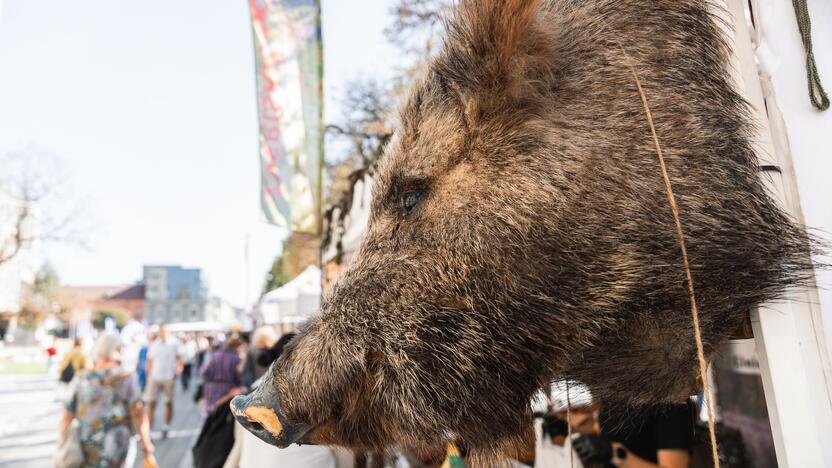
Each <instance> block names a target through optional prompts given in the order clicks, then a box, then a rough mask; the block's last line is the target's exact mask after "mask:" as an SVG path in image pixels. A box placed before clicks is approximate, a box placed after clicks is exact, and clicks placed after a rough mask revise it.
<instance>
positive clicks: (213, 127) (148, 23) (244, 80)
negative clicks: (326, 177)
mask: <svg viewBox="0 0 832 468" xmlns="http://www.w3.org/2000/svg"><path fill="white" fill-rule="evenodd" d="M0 1H2V10H0V153H2V152H6V151H13V150H19V149H21V148H23V147H25V146H27V145H31V144H34V145H37V146H40V147H43V148H45V149H47V150H49V151H50V152H52V153H54V154H56V155H58V156H59V157H61V158H63V159H64V160H65V161H66V162H67V166H68V168H69V174H68V175H67V177H68V178H69V180H70V181H71V185H72V187H73V188H74V192H75V194H76V197H77V198H81V199H84V200H86V202H85V204H86V208H87V211H88V212H89V214H88V215H87V216H86V219H87V221H90V222H92V224H93V229H92V232H91V233H90V234H91V242H90V243H91V249H90V250H82V249H78V248H76V247H73V246H66V245H57V244H53V245H47V248H46V252H45V254H46V256H47V258H48V259H49V260H50V261H51V262H52V263H53V265H54V266H55V268H56V269H57V271H58V274H59V275H60V277H61V279H62V281H63V282H65V283H69V284H77V285H84V284H114V283H115V284H117V283H130V282H133V281H135V280H137V279H139V277H140V275H141V266H142V264H145V263H154V264H183V265H186V266H192V267H202V268H203V269H204V271H205V273H206V275H207V277H208V279H209V281H210V287H211V291H212V293H214V294H217V295H220V296H222V297H225V298H227V299H229V300H230V301H232V303H234V304H237V305H242V304H243V302H244V300H245V299H246V296H247V293H246V289H245V276H246V269H245V262H244V255H243V252H244V243H245V238H246V235H247V233H250V236H251V248H250V250H251V254H250V258H251V266H250V271H249V275H250V278H251V281H250V290H249V292H248V297H250V298H252V299H253V298H254V297H255V295H256V293H257V291H259V288H260V286H261V284H262V279H263V275H264V274H265V272H266V271H267V270H268V267H269V265H270V262H271V260H272V258H273V257H274V255H275V254H277V253H278V252H279V251H280V241H281V239H282V238H283V236H284V235H285V233H284V232H283V231H282V230H280V229H278V228H275V227H271V226H268V225H266V224H265V223H263V222H262V221H261V220H260V216H259V200H258V194H259V173H258V171H259V168H258V165H257V164H258V159H257V154H258V153H257V122H256V109H255V96H254V92H255V91H254V71H253V67H254V60H253V51H252V38H251V29H250V24H249V17H248V6H247V5H248V2H247V0H235V1H217V2H205V1H197V0H176V1H169V0H165V1H163V0H143V1H141V2H135V1H113V0H85V1H73V2H67V1H64V0H49V1H38V2H35V1H31V0H0ZM392 3H393V2H392V1H391V0H350V1H345V0H324V1H323V31H324V44H325V60H326V72H325V75H326V85H325V89H326V91H327V106H326V110H327V120H328V121H332V120H334V119H337V115H338V102H339V94H340V93H341V92H342V91H343V88H344V84H345V83H347V82H349V81H350V80H352V79H354V78H356V77H358V76H365V77H379V78H380V79H384V78H385V77H388V76H389V75H390V73H391V72H390V70H391V69H392V67H393V64H394V62H395V61H396V58H397V53H396V50H395V49H394V48H392V47H390V46H389V45H387V43H386V41H385V39H384V37H383V34H382V30H383V29H384V27H386V26H387V24H388V23H389V21H390V17H389V15H388V10H389V7H390V4H392Z"/></svg>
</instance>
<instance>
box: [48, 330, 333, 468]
mask: <svg viewBox="0 0 832 468" xmlns="http://www.w3.org/2000/svg"><path fill="white" fill-rule="evenodd" d="M293 336H294V334H293V333H287V334H284V335H283V336H278V334H277V332H276V330H275V329H274V328H273V327H270V326H263V327H260V328H258V329H257V330H255V331H254V332H253V333H241V332H232V333H230V334H228V335H225V334H218V333H178V334H174V333H172V332H171V331H170V330H169V329H168V327H166V326H165V325H160V326H155V327H149V328H148V329H147V330H145V333H140V334H137V333H124V332H123V333H121V334H120V335H119V334H103V335H102V336H100V337H99V338H98V339H97V340H96V341H95V344H94V346H92V348H91V349H86V348H85V346H84V344H85V343H84V341H83V340H82V339H80V338H78V339H75V341H74V346H73V348H72V349H71V350H69V351H68V352H67V353H66V354H65V355H64V356H63V358H62V360H61V361H60V364H59V365H58V372H57V373H58V375H59V376H60V377H59V379H60V380H61V382H63V383H64V384H65V399H66V404H65V411H64V415H63V418H62V419H61V425H60V428H59V453H60V454H61V456H65V453H66V450H67V448H66V447H64V446H66V445H67V444H75V445H78V446H79V448H80V453H81V454H82V459H83V460H84V462H83V465H81V466H87V467H120V466H123V465H124V464H125V462H126V461H127V457H128V452H129V447H130V445H131V440H133V439H135V440H136V442H137V445H138V447H140V449H141V453H142V457H143V460H144V464H145V466H146V467H152V466H155V465H156V460H155V458H154V456H153V453H154V441H153V440H152V439H151V433H152V431H156V433H158V437H160V438H161V439H165V438H167V437H168V434H169V432H170V430H171V424H172V422H173V417H174V411H175V408H174V406H175V402H176V398H175V396H176V394H177V388H176V387H177V384H178V387H179V388H180V390H178V391H179V392H188V393H189V394H190V396H192V397H193V399H194V401H196V402H197V406H198V408H199V410H200V412H201V413H202V415H203V416H204V417H205V418H204V421H205V422H204V423H203V424H204V425H203V427H202V428H201V434H200V437H199V439H198V441H197V444H196V446H195V447H193V448H192V450H193V453H194V464H195V467H196V468H201V466H200V463H202V464H203V465H204V466H217V467H219V466H223V467H225V468H238V467H239V468H250V467H255V466H258V467H259V466H265V464H270V463H279V464H280V465H279V466H290V467H291V466H304V467H307V466H308V467H313V468H314V467H321V468H335V467H336V466H342V465H339V464H338V463H337V459H338V456H339V453H338V452H337V450H336V449H330V448H327V447H315V446H304V447H300V446H297V447H292V448H290V449H287V450H277V449H276V448H274V447H272V446H269V445H267V444H265V443H264V442H262V441H260V440H259V439H257V438H256V437H254V436H253V435H251V434H249V433H248V432H246V431H244V430H243V429H242V426H240V425H239V424H238V423H236V422H235V421H234V420H233V418H230V417H226V418H223V417H222V416H224V414H220V413H224V412H227V411H228V404H227V403H228V402H229V401H230V400H231V398H233V397H234V396H236V395H239V394H244V393H247V392H250V391H251V390H253V389H254V388H256V387H257V385H259V384H260V381H261V378H262V377H263V376H264V374H265V373H266V372H267V370H268V368H269V366H270V365H271V363H272V362H273V361H274V360H275V359H277V357H279V356H280V354H281V353H282V350H283V347H284V346H285V345H286V344H287V343H288V342H289V341H290V340H291V338H292V337H293ZM177 381H178V382H177ZM180 401H181V400H180ZM160 407H162V408H164V409H162V408H160ZM218 421H219V422H220V423H221V424H222V425H224V426H225V427H218V426H217V422H218ZM73 431H76V433H75V434H73ZM73 435H74V437H73ZM70 449H72V447H70ZM200 450H203V451H206V450H207V452H206V453H210V457H200V452H199V451H200ZM206 460H209V461H206ZM61 463H62V462H61V460H58V459H57V457H56V466H62V465H61ZM76 466H77V465H76Z"/></svg>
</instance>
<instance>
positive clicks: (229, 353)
mask: <svg viewBox="0 0 832 468" xmlns="http://www.w3.org/2000/svg"><path fill="white" fill-rule="evenodd" d="M241 346H242V341H241V340H240V339H239V338H236V337H231V338H229V339H228V340H226V342H225V346H223V347H222V348H221V349H220V350H218V351H215V352H213V353H211V357H210V359H208V362H207V363H206V364H205V368H204V369H202V372H201V375H202V381H203V382H202V395H203V398H204V399H205V405H206V409H207V410H208V412H211V411H213V410H214V408H215V407H216V405H217V403H218V402H220V401H224V400H225V399H227V398H229V399H230V398H231V397H233V396H236V395H238V394H239V393H240V392H241V391H242V388H241V387H242V378H241V376H240V373H239V371H238V369H239V366H240V362H241V361H242V360H241V359H240V351H241Z"/></svg>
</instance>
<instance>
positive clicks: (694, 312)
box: [567, 53, 719, 468]
mask: <svg viewBox="0 0 832 468" xmlns="http://www.w3.org/2000/svg"><path fill="white" fill-rule="evenodd" d="M625 55H626V53H625ZM627 58H628V64H629V67H630V72H632V74H633V78H634V79H635V82H636V87H637V88H638V94H639V96H641V104H642V105H643V106H644V113H645V114H646V115H647V123H648V124H649V125H650V133H651V134H652V135H653V144H654V145H655V146H656V154H657V155H658V157H659V166H660V167H661V171H662V178H663V179H664V188H665V190H666V191H667V200H668V202H669V203H670V210H671V211H672V212H673V220H674V221H675V222H676V239H677V240H678V241H679V249H680V250H681V251H682V263H683V265H684V267H685V276H686V277H687V282H688V295H689V296H690V315H691V318H692V319H693V333H694V336H695V338H696V357H697V358H698V359H699V373H700V375H701V377H702V386H703V387H704V389H703V390H704V391H703V393H704V395H705V407H706V408H707V410H708V432H709V433H710V436H711V455H712V456H713V462H714V468H719V453H718V450H717V445H716V429H715V428H714V413H713V409H712V408H711V400H712V396H711V389H710V387H709V386H708V364H707V361H705V351H704V350H703V346H702V331H701V330H700V328H699V310H698V309H697V307H696V295H695V294H694V290H693V275H691V273H690V263H689V262H688V251H687V248H686V247H685V236H684V234H683V233H682V221H681V219H680V218H679V207H678V206H676V198H675V197H674V195H673V188H672V187H671V185H670V176H669V175H668V174H667V166H666V165H665V162H664V155H663V154H662V147H661V145H659V137H658V136H657V135H656V127H655V125H654V124H653V114H651V113H650V106H648V105H647V96H646V95H645V94H644V90H643V89H642V87H641V81H640V80H639V79H638V73H636V69H635V67H634V66H633V64H632V61H631V60H629V57H627ZM568 395H569V393H568V392H567V396H568Z"/></svg>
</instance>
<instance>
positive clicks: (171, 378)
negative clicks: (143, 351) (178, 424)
mask: <svg viewBox="0 0 832 468" xmlns="http://www.w3.org/2000/svg"><path fill="white" fill-rule="evenodd" d="M180 352H181V351H180V347H179V343H178V342H177V341H176V339H175V338H174V337H173V336H171V334H170V332H169V331H168V329H167V327H165V325H160V326H159V333H158V335H157V337H156V339H155V340H154V341H153V343H151V344H150V347H149V348H148V351H147V376H148V383H147V401H148V402H149V404H150V427H151V428H153V419H154V417H155V414H156V403H157V402H158V399H159V394H162V396H164V398H165V425H164V426H162V438H166V437H167V436H168V431H169V430H170V423H171V421H172V420H173V390H174V383H175V381H176V374H177V371H178V370H179V368H180V367H181V365H182V357H181V355H180Z"/></svg>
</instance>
